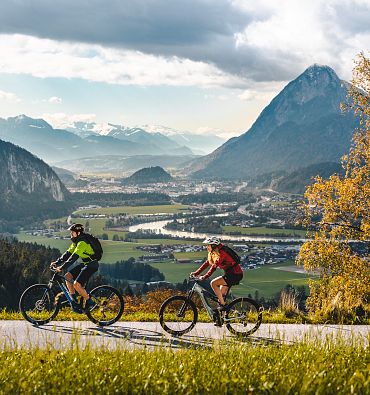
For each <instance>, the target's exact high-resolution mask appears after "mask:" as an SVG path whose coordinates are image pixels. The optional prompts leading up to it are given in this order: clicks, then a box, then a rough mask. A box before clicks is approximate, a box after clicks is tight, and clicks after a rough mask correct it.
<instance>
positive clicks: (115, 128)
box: [67, 122, 193, 155]
mask: <svg viewBox="0 0 370 395" xmlns="http://www.w3.org/2000/svg"><path fill="white" fill-rule="evenodd" d="M67 130H68V131H70V132H72V133H75V134H77V135H78V136H80V137H83V138H86V137H91V136H92V135H100V136H109V137H114V138H116V139H118V140H125V141H131V142H133V143H138V144H143V145H145V146H151V147H152V150H154V149H155V148H157V149H158V151H160V152H163V150H171V154H172V153H173V154H174V155H192V154H193V152H192V151H191V149H190V148H188V147H185V144H178V143H177V142H176V141H174V140H172V139H170V138H168V137H166V136H164V135H163V134H161V133H158V132H154V133H149V132H147V131H145V130H144V129H142V128H139V127H134V128H129V127H126V126H122V125H114V124H112V123H107V124H97V123H94V122H86V123H85V122H75V123H74V124H72V125H71V126H69V127H68V128H67Z"/></svg>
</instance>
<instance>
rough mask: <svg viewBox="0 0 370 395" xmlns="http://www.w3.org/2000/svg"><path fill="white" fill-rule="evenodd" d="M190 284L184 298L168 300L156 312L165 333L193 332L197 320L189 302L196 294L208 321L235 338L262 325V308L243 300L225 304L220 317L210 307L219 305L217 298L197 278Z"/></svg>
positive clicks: (195, 312)
mask: <svg viewBox="0 0 370 395" xmlns="http://www.w3.org/2000/svg"><path fill="white" fill-rule="evenodd" d="M189 280H190V281H189V283H190V284H191V283H192V282H193V285H192V286H191V288H190V289H189V290H188V292H187V294H186V296H182V295H175V296H171V297H169V298H168V299H166V300H165V301H164V302H163V303H162V305H161V307H160V309H159V322H160V324H161V326H162V328H163V329H164V330H165V331H166V332H167V333H170V334H171V335H174V336H181V335H184V334H185V333H188V332H190V331H191V330H192V329H193V328H194V326H195V324H196V323H197V320H198V309H197V306H196V305H195V303H194V301H193V300H192V299H193V297H194V295H195V294H197V295H199V298H200V300H201V302H202V305H203V306H204V308H205V310H206V311H207V313H208V315H209V317H210V318H211V320H212V321H214V322H216V321H217V320H220V321H221V322H220V324H221V325H223V324H225V325H226V328H227V329H228V330H229V331H230V332H231V333H232V334H234V335H236V336H238V337H247V336H249V335H251V334H252V333H254V332H255V331H256V330H257V329H258V328H259V326H260V325H261V322H262V310H263V308H262V307H261V306H260V305H259V304H258V303H257V302H256V301H255V300H253V299H250V298H245V297H242V298H236V299H233V300H231V302H230V303H228V310H227V311H225V312H222V313H221V312H219V311H218V310H217V309H215V308H212V306H211V303H212V302H213V303H217V302H218V299H217V296H216V295H215V294H214V293H211V292H209V291H207V290H206V289H205V288H204V287H202V286H201V285H200V284H199V283H200V282H201V281H200V280H199V279H198V278H196V277H190V278H189ZM229 290H230V288H229Z"/></svg>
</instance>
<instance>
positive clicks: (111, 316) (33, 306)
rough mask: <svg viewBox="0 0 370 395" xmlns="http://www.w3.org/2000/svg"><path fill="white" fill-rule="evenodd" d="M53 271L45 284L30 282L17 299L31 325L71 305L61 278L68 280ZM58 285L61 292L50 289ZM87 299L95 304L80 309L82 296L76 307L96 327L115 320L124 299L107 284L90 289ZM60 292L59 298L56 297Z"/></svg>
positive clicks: (44, 322) (43, 320) (117, 317)
mask: <svg viewBox="0 0 370 395" xmlns="http://www.w3.org/2000/svg"><path fill="white" fill-rule="evenodd" d="M50 270H51V271H52V272H53V273H54V274H53V276H52V278H51V279H50V281H49V283H48V284H34V285H31V286H30V287H28V288H27V289H26V290H25V291H24V292H23V294H22V296H21V298H20V300H19V309H20V311H21V313H22V315H23V317H24V318H25V319H26V320H27V321H28V322H31V323H32V324H34V325H44V324H47V323H48V322H50V321H52V320H53V319H55V318H56V316H57V315H58V313H59V310H60V309H61V307H62V306H63V305H71V303H72V297H71V295H70V293H69V292H68V289H67V287H66V285H65V284H64V281H68V282H70V283H72V281H70V280H68V279H66V278H65V277H64V276H63V275H61V274H59V273H58V272H57V271H56V270H54V269H53V268H50ZM54 286H59V288H60V290H61V293H59V294H58V295H57V296H56V295H55V292H54V291H53V287H54ZM88 294H89V295H90V298H91V299H92V300H93V301H94V302H95V303H96V306H94V307H93V308H92V309H90V310H89V309H85V310H83V306H82V303H83V298H82V297H80V299H81V301H80V303H79V304H78V307H79V308H80V309H81V310H83V311H84V312H85V314H86V315H87V317H88V318H89V320H90V321H92V322H93V323H94V324H97V325H99V326H107V325H112V324H114V323H115V322H117V321H118V320H119V319H120V318H121V316H122V314H123V309H124V300H123V297H122V295H121V294H120V292H119V291H118V290H117V289H115V288H113V287H111V286H110V285H100V286H98V287H96V288H94V289H92V290H91V291H90V292H88ZM61 295H62V296H63V295H64V297H65V298H64V300H63V301H62V300H61V298H60V296H61Z"/></svg>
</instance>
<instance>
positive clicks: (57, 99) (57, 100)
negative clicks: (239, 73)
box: [48, 96, 62, 104]
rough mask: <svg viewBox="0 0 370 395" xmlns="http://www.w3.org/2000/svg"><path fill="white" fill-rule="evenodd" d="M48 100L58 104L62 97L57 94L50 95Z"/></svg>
mask: <svg viewBox="0 0 370 395" xmlns="http://www.w3.org/2000/svg"><path fill="white" fill-rule="evenodd" d="M48 102H49V103H53V104H60V103H61V102H62V99H61V98H60V97H57V96H52V97H50V98H49V100H48Z"/></svg>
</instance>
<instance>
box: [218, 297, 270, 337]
mask: <svg viewBox="0 0 370 395" xmlns="http://www.w3.org/2000/svg"><path fill="white" fill-rule="evenodd" d="M228 307H229V311H227V312H226V314H225V324H226V328H227V329H228V330H229V331H230V332H231V333H232V334H234V335H236V336H238V337H248V336H250V335H251V334H252V333H254V332H256V330H257V329H258V328H259V327H260V325H261V323H262V310H263V309H262V307H261V305H259V304H258V303H257V302H256V301H255V300H253V299H251V298H237V299H234V300H233V301H232V302H230V303H229V305H228ZM228 320H230V321H228Z"/></svg>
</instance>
